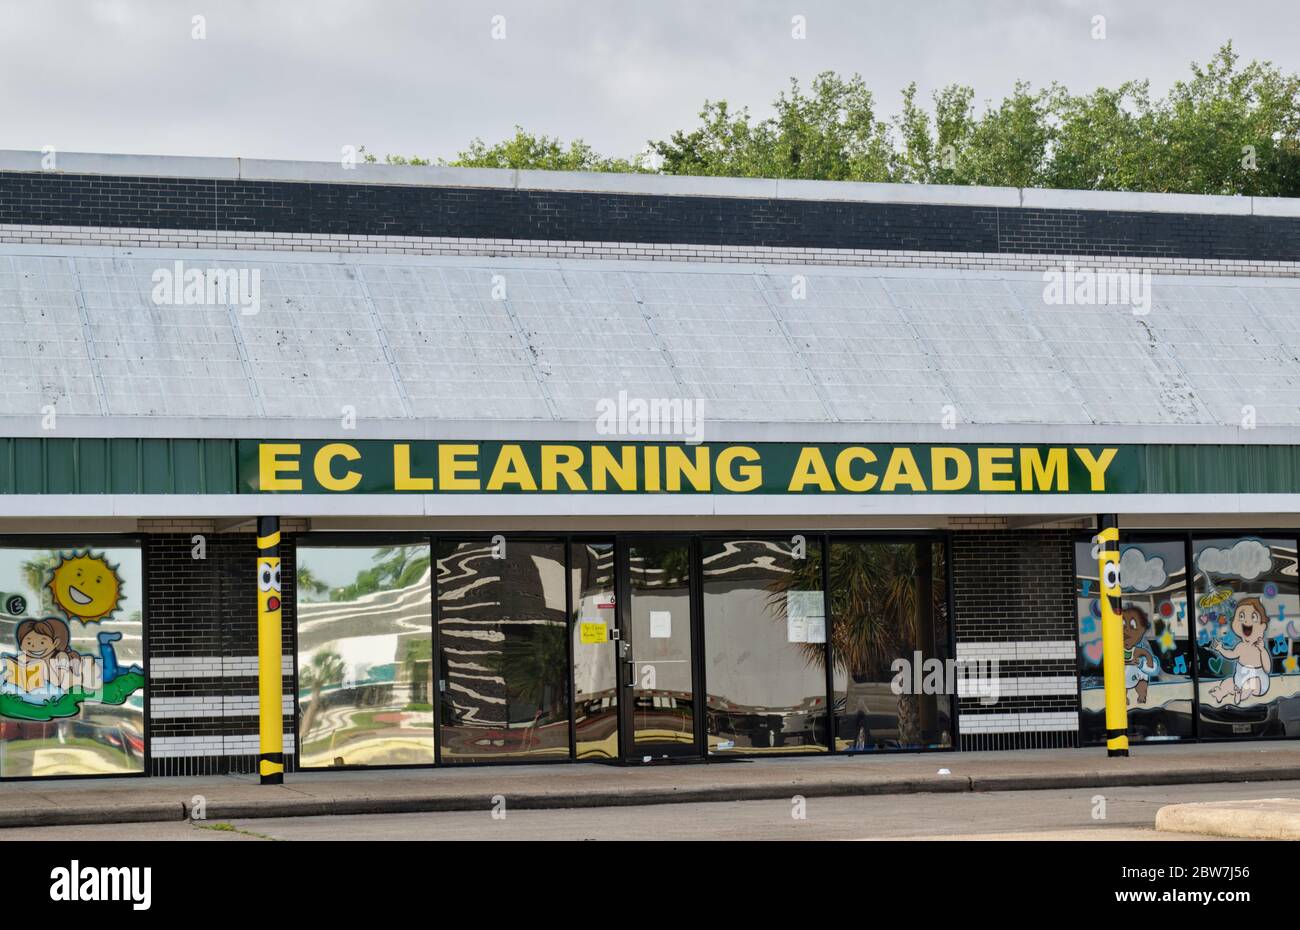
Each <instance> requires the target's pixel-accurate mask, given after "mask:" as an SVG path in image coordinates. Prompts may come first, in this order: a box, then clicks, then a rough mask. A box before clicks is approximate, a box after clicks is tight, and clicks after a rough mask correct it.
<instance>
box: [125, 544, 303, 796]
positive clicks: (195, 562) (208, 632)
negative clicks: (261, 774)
mask: <svg viewBox="0 0 1300 930" xmlns="http://www.w3.org/2000/svg"><path fill="white" fill-rule="evenodd" d="M194 535H195V534H193V533H175V534H155V535H149V536H147V537H145V542H144V555H145V564H146V566H147V571H148V572H149V584H148V588H149V592H148V604H147V613H146V617H147V622H148V624H149V661H150V662H152V661H153V660H154V659H156V658H159V657H187V658H191V657H212V656H221V657H235V656H254V655H257V575H256V571H255V566H256V559H257V547H256V544H255V541H254V536H253V534H252V533H229V534H218V533H209V534H204V535H205V536H206V539H207V558H206V559H201V560H200V559H195V558H193V557H192V552H193V549H194V543H193V542H192V539H193V537H194ZM280 549H281V551H280V556H281V560H282V561H281V574H282V577H284V578H289V579H292V577H293V570H294V567H293V566H294V562H293V552H294V549H293V545H292V541H291V540H289V539H286V544H285V545H282V546H281V547H280ZM282 601H283V605H284V606H283V607H282V611H281V612H282V620H283V629H284V635H283V639H282V648H283V650H284V654H285V655H286V656H288V655H292V654H293V649H294V643H293V630H294V629H295V628H296V621H295V616H294V599H293V597H292V596H285V597H284V598H282ZM146 667H147V666H146ZM291 685H292V679H291V678H289V677H286V678H285V680H284V689H285V694H291V693H292V691H291ZM256 693H257V676H256V674H251V675H244V674H232V673H225V674H222V675H221V676H220V677H211V678H154V677H152V676H150V679H149V698H150V702H151V705H156V704H157V702H158V701H159V700H165V699H166V698H174V697H213V696H218V697H224V696H234V695H248V694H256ZM284 727H285V733H290V732H292V720H291V718H290V717H286V718H285V722H284ZM257 732H258V720H257V714H256V713H255V712H254V713H253V714H250V715H241V716H236V717H227V716H212V717H206V716H203V717H199V716H195V717H163V718H161V719H160V718H159V717H158V716H157V715H156V714H151V716H150V721H149V736H150V738H151V739H156V738H158V737H177V736H238V735H241V734H252V735H255V734H256V733H257ZM254 767H255V765H254V757H253V756H222V757H206V756H205V757H197V758H192V759H178V758H154V759H153V762H152V766H151V769H152V772H153V774H156V775H167V774H198V773H216V772H228V771H239V772H252V771H254Z"/></svg>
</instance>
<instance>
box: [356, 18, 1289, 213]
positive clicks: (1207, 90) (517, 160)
mask: <svg viewBox="0 0 1300 930" xmlns="http://www.w3.org/2000/svg"><path fill="white" fill-rule="evenodd" d="M974 99H975V92H974V90H973V89H972V88H970V87H967V86H964V85H961V84H952V85H949V86H947V87H945V88H943V89H942V90H940V91H938V92H936V93H935V94H934V95H933V96H932V98H931V102H930V103H931V105H930V106H929V107H928V108H927V107H926V106H924V105H922V103H921V102H920V101H918V99H917V90H916V85H915V84H912V85H909V86H908V87H907V88H905V89H904V90H903V101H902V108H901V110H900V111H899V112H898V113H897V114H895V115H894V116H892V117H890V118H889V119H882V118H880V117H878V116H877V112H876V102H875V98H874V97H873V95H872V93H871V91H870V90H868V89H867V87H866V84H865V83H864V81H863V79H862V77H861V76H860V75H856V74H854V75H851V76H849V77H844V76H841V75H838V74H836V73H834V72H830V71H827V72H824V73H822V74H819V75H817V76H816V77H815V78H814V79H813V80H812V83H811V85H810V86H809V88H808V89H807V91H805V90H804V89H803V88H801V86H800V85H799V83H798V82H797V81H795V80H791V82H790V88H789V90H788V91H784V92H782V93H780V94H779V95H778V96H777V98H776V100H775V101H774V102H773V105H772V115H771V116H768V117H766V118H764V119H757V118H755V117H753V116H751V114H750V112H749V110H748V109H747V108H740V109H737V108H735V107H733V106H732V105H731V104H729V103H728V102H727V101H726V100H706V101H705V103H704V107H703V109H702V110H701V111H700V114H699V123H698V125H697V126H695V127H694V128H691V129H680V130H677V131H676V132H673V133H672V134H671V135H670V136H669V137H668V138H667V139H661V140H657V141H651V142H650V143H649V148H650V150H651V152H653V153H654V155H656V156H657V157H658V158H659V159H660V160H661V162H662V163H661V165H660V167H659V169H658V170H659V171H660V172H661V173H663V174H671V175H709V176H719V177H752V178H806V179H817V180H842V181H891V182H898V183H918V184H989V185H1005V186H1014V187H1048V188H1068V189H1080V190H1117V191H1171V192H1179V193H1189V194H1240V195H1253V196H1282V197H1296V196H1300V76H1297V75H1296V74H1287V73H1284V72H1282V71H1281V70H1279V69H1278V68H1277V67H1275V66H1274V65H1273V64H1272V63H1270V62H1258V61H1252V62H1250V63H1249V64H1247V65H1244V66H1242V65H1240V64H1239V62H1238V56H1237V54H1236V52H1235V51H1234V50H1233V48H1232V43H1231V42H1228V43H1225V44H1224V45H1223V46H1222V47H1221V48H1220V49H1219V50H1218V52H1216V53H1215V55H1214V57H1213V58H1211V59H1210V61H1209V62H1208V63H1207V64H1205V65H1204V66H1202V65H1198V64H1196V63H1194V62H1193V63H1192V65H1191V75H1190V77H1189V78H1188V79H1186V80H1182V81H1178V82H1176V83H1175V84H1174V85H1173V87H1172V88H1171V89H1170V91H1169V93H1168V94H1166V95H1165V96H1164V97H1161V98H1153V97H1152V96H1151V91H1150V86H1149V84H1148V82H1146V81H1140V80H1133V81H1127V82H1125V83H1122V84H1120V85H1119V86H1118V87H1116V88H1107V87H1098V88H1096V89H1094V90H1093V91H1091V92H1089V93H1085V94H1082V95H1075V94H1071V93H1070V92H1069V91H1068V90H1067V89H1066V88H1064V87H1061V86H1060V85H1058V84H1050V85H1048V86H1047V87H1045V88H1042V89H1038V90H1035V89H1034V88H1033V87H1031V86H1030V85H1029V84H1026V83H1023V82H1020V83H1017V84H1016V85H1015V87H1014V88H1013V89H1012V91H1011V93H1010V94H1008V95H1006V96H1005V97H1003V98H1002V99H1001V100H999V101H992V100H990V101H988V102H987V103H986V104H985V105H984V108H983V111H982V112H980V113H977V112H976V109H975V106H974V103H973V101H974ZM363 151H364V149H363ZM365 158H366V160H367V161H372V162H373V161H377V160H378V159H377V158H375V157H374V156H373V155H371V154H370V153H365ZM384 160H385V161H386V162H388V163H389V164H430V163H431V162H430V161H428V160H427V159H421V158H414V157H411V158H408V157H403V156H392V155H390V156H386V157H385V159H384ZM438 163H439V164H447V165H455V166H462V167H490V168H539V169H545V170H552V171H607V172H628V171H649V170H651V168H650V165H649V159H648V158H647V157H646V156H645V155H637V156H635V157H633V158H611V157H607V156H604V155H601V154H600V153H598V152H596V151H595V150H593V149H592V148H591V147H590V146H589V145H587V144H586V143H585V142H583V141H582V140H581V139H575V140H574V141H572V142H570V143H568V144H567V145H566V144H565V143H563V142H562V141H561V140H559V139H557V138H552V137H549V136H545V135H535V134H533V133H529V132H526V131H525V130H524V129H522V128H520V127H515V134H514V136H513V137H512V138H509V139H506V140H504V141H502V142H498V143H495V144H491V145H489V144H488V143H486V142H484V141H483V140H482V139H475V140H474V141H473V142H472V143H471V144H470V147H469V148H468V149H466V150H465V151H463V152H460V153H459V154H458V155H457V156H456V158H454V159H452V160H451V161H439V162H438Z"/></svg>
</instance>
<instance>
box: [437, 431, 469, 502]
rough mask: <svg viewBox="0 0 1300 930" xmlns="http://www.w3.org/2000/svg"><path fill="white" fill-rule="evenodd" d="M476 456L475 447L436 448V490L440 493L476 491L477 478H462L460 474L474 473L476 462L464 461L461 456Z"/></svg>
mask: <svg viewBox="0 0 1300 930" xmlns="http://www.w3.org/2000/svg"><path fill="white" fill-rule="evenodd" d="M466 455H468V456H475V457H477V456H478V446H477V445H457V444H455V443H452V444H450V445H440V446H438V489H439V490H442V491H477V490H478V489H479V480H478V479H477V478H462V477H461V472H467V471H474V469H475V468H477V467H478V463H477V462H473V461H465V460H464V459H462V458H461V457H462V456H466Z"/></svg>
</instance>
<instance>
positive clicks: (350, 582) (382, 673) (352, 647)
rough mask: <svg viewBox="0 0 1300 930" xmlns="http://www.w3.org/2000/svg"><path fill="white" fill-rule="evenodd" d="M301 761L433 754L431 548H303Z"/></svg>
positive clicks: (413, 760) (420, 758) (385, 761)
mask: <svg viewBox="0 0 1300 930" xmlns="http://www.w3.org/2000/svg"><path fill="white" fill-rule="evenodd" d="M295 584H296V591H297V619H298V728H297V733H298V762H299V765H300V766H302V767H304V768H319V767H330V766H345V765H349V766H350V765H430V764H432V763H433V761H434V727H433V706H434V688H435V687H436V682H435V677H434V674H433V661H432V660H433V618H432V595H431V590H432V589H431V579H430V570H429V547H428V545H425V544H412V545H388V546H310V545H300V546H299V547H298V549H297V571H296V574H295Z"/></svg>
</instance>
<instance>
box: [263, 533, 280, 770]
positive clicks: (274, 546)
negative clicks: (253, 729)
mask: <svg viewBox="0 0 1300 930" xmlns="http://www.w3.org/2000/svg"><path fill="white" fill-rule="evenodd" d="M280 597H281V595H280V518H279V517H259V518H258V520H257V695H258V718H259V725H258V732H259V734H260V738H259V740H258V756H257V771H258V774H259V775H261V776H262V784H264V785H279V784H283V783H284V693H283V690H284V689H283V686H282V684H281V682H282V676H283V671H282V669H281V659H280V636H281V623H280V608H281V606H282V605H281V603H280Z"/></svg>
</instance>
